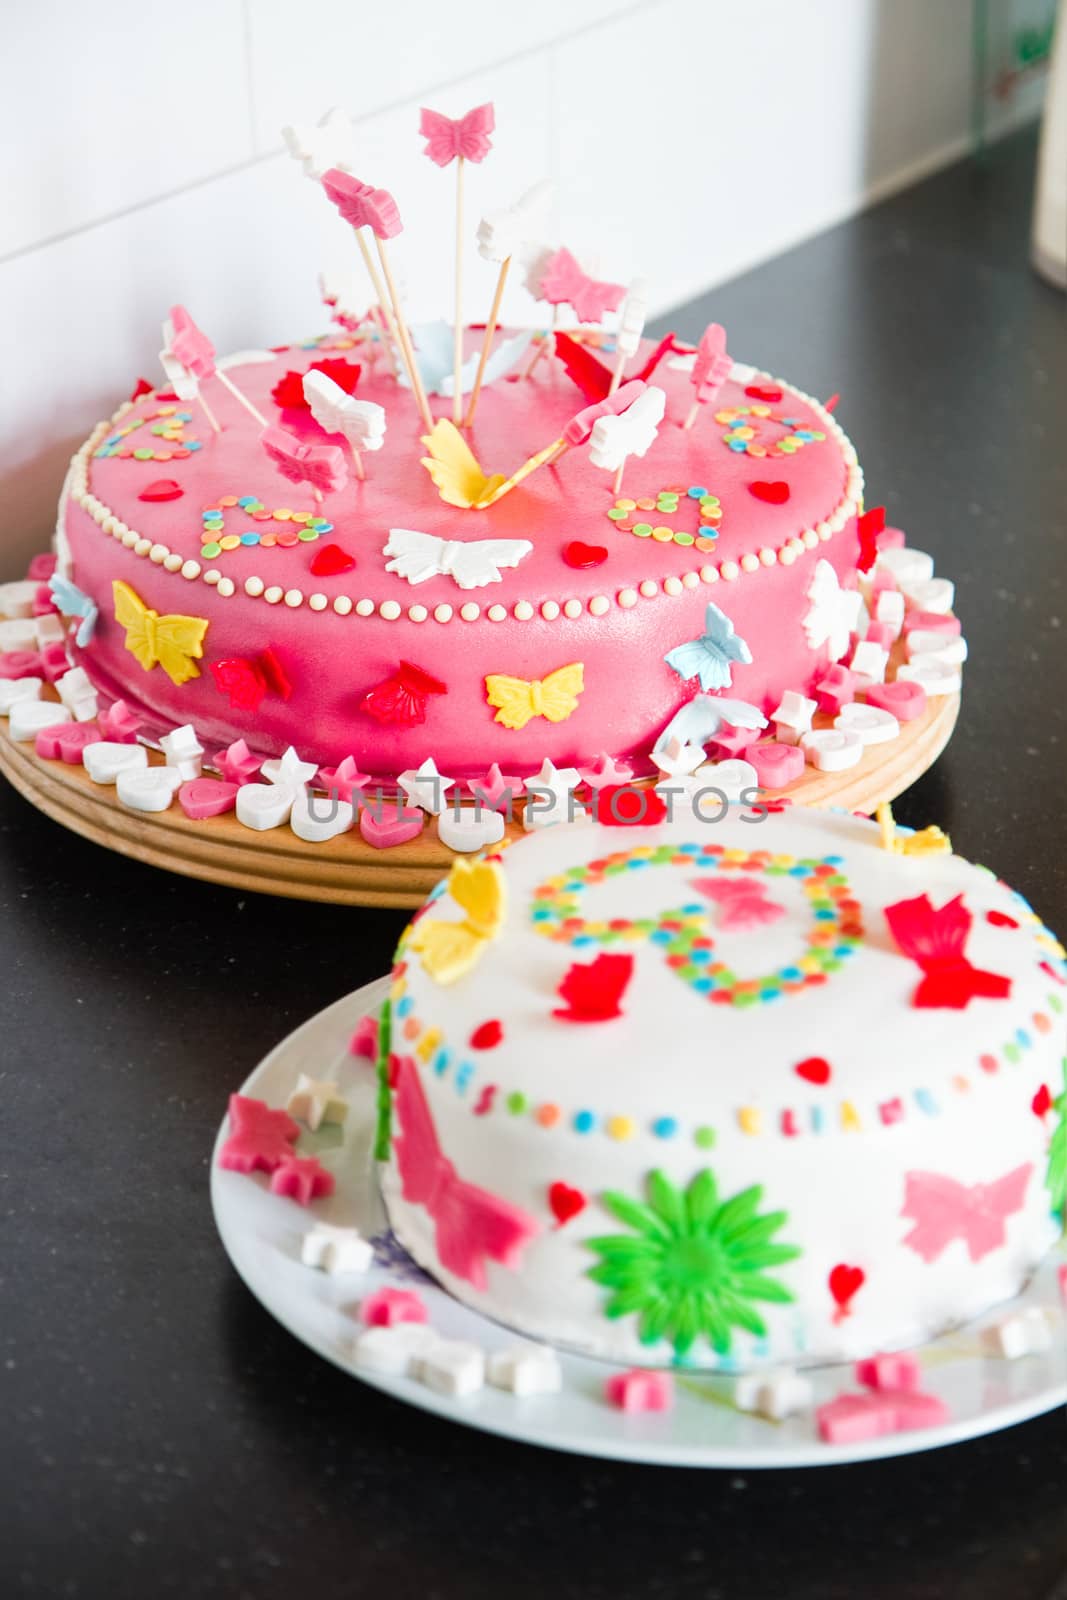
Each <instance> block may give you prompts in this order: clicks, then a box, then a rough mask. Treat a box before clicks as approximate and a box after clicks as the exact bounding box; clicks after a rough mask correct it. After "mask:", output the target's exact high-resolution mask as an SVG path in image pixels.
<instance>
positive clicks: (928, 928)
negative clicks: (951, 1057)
mask: <svg viewBox="0 0 1067 1600" xmlns="http://www.w3.org/2000/svg"><path fill="white" fill-rule="evenodd" d="M885 920H886V921H887V922H888V924H889V931H890V933H891V934H892V935H893V938H894V939H895V940H896V942H897V944H898V945H899V947H900V949H901V951H902V952H903V954H904V955H906V956H908V957H909V958H910V959H911V960H912V961H914V962H915V964H916V966H918V967H919V968H921V970H922V974H923V980H922V982H921V983H920V985H919V987H918V988H917V989H916V991H915V994H914V995H913V997H912V1005H916V1006H927V1007H931V1008H932V1007H937V1006H948V1007H951V1008H952V1009H953V1010H956V1011H962V1010H963V1008H964V1006H966V1005H967V1004H969V1002H970V1001H971V1000H974V999H979V998H980V999H986V1000H1005V999H1007V997H1008V995H1010V994H1011V979H1010V978H1004V977H1001V976H1000V974H999V973H996V972H982V971H980V970H979V968H978V967H974V966H972V965H971V963H970V962H969V961H968V960H967V957H966V956H965V955H964V953H963V947H964V945H965V944H966V943H967V936H968V934H969V933H970V931H971V922H972V920H973V919H972V917H971V913H970V912H969V911H968V910H967V908H966V906H965V905H964V903H963V896H962V895H961V894H958V895H957V896H956V898H955V899H954V900H950V901H949V902H948V903H947V905H943V906H941V907H940V909H939V910H935V909H934V907H933V906H932V905H931V904H930V897H929V895H925V894H920V895H917V896H916V897H915V899H914V900H898V901H897V903H896V905H892V906H886V908H885Z"/></svg>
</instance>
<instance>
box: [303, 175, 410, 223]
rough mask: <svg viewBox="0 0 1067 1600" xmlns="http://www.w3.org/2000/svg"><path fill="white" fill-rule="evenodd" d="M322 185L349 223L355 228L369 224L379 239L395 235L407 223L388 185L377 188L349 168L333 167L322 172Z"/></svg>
mask: <svg viewBox="0 0 1067 1600" xmlns="http://www.w3.org/2000/svg"><path fill="white" fill-rule="evenodd" d="M322 187H323V188H324V189H325V190H326V196H327V198H328V199H329V200H332V201H333V203H334V205H335V206H336V207H337V209H338V211H339V212H340V213H341V215H342V217H343V218H344V219H345V221H346V222H347V223H349V224H350V225H351V226H352V227H353V228H370V229H372V230H373V232H374V233H375V235H376V236H377V237H378V238H379V239H395V238H396V236H397V234H398V233H402V232H403V228H404V224H403V223H402V222H401V220H400V212H399V211H398V209H397V204H396V201H395V200H394V199H393V197H392V195H391V194H390V193H389V190H388V189H375V188H374V187H373V185H372V184H369V183H361V182H360V180H359V179H358V178H354V177H353V176H352V174H351V173H350V172H342V171H341V168H340V167H331V168H330V170H329V172H324V173H323V175H322Z"/></svg>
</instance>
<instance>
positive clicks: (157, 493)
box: [137, 478, 185, 500]
mask: <svg viewBox="0 0 1067 1600" xmlns="http://www.w3.org/2000/svg"><path fill="white" fill-rule="evenodd" d="M184 493H185V490H184V489H183V488H182V486H181V484H180V483H175V481H174V479H173V478H153V480H152V482H151V483H146V484H145V486H144V488H143V489H142V490H141V492H140V494H139V495H138V496H137V498H138V500H180V499H181V497H182V495H183V494H184Z"/></svg>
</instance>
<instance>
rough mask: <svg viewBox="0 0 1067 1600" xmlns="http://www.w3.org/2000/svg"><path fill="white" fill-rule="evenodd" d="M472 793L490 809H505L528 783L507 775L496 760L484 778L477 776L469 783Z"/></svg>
mask: <svg viewBox="0 0 1067 1600" xmlns="http://www.w3.org/2000/svg"><path fill="white" fill-rule="evenodd" d="M468 788H469V789H470V792H471V794H472V795H473V796H474V798H475V799H476V800H480V801H481V802H482V804H483V805H485V806H488V807H489V809H490V811H504V810H506V809H507V807H508V805H509V803H510V802H511V801H512V800H517V799H518V797H519V795H521V794H522V793H523V791H524V790H525V788H526V785H525V784H524V783H523V781H522V779H521V778H511V777H506V776H505V775H504V773H502V772H501V770H500V764H499V762H496V761H494V762H493V765H492V766H491V767H490V768H489V771H488V772H487V773H486V774H485V777H484V778H475V779H473V780H472V782H471V783H469V784H468Z"/></svg>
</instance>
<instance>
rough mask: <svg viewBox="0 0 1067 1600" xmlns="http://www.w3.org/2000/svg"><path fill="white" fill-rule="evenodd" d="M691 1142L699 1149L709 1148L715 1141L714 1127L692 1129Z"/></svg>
mask: <svg viewBox="0 0 1067 1600" xmlns="http://www.w3.org/2000/svg"><path fill="white" fill-rule="evenodd" d="M693 1143H694V1144H695V1145H696V1146H697V1148H698V1149H699V1150H710V1149H711V1147H712V1146H713V1145H714V1143H715V1129H714V1128H696V1129H694V1131H693Z"/></svg>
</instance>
